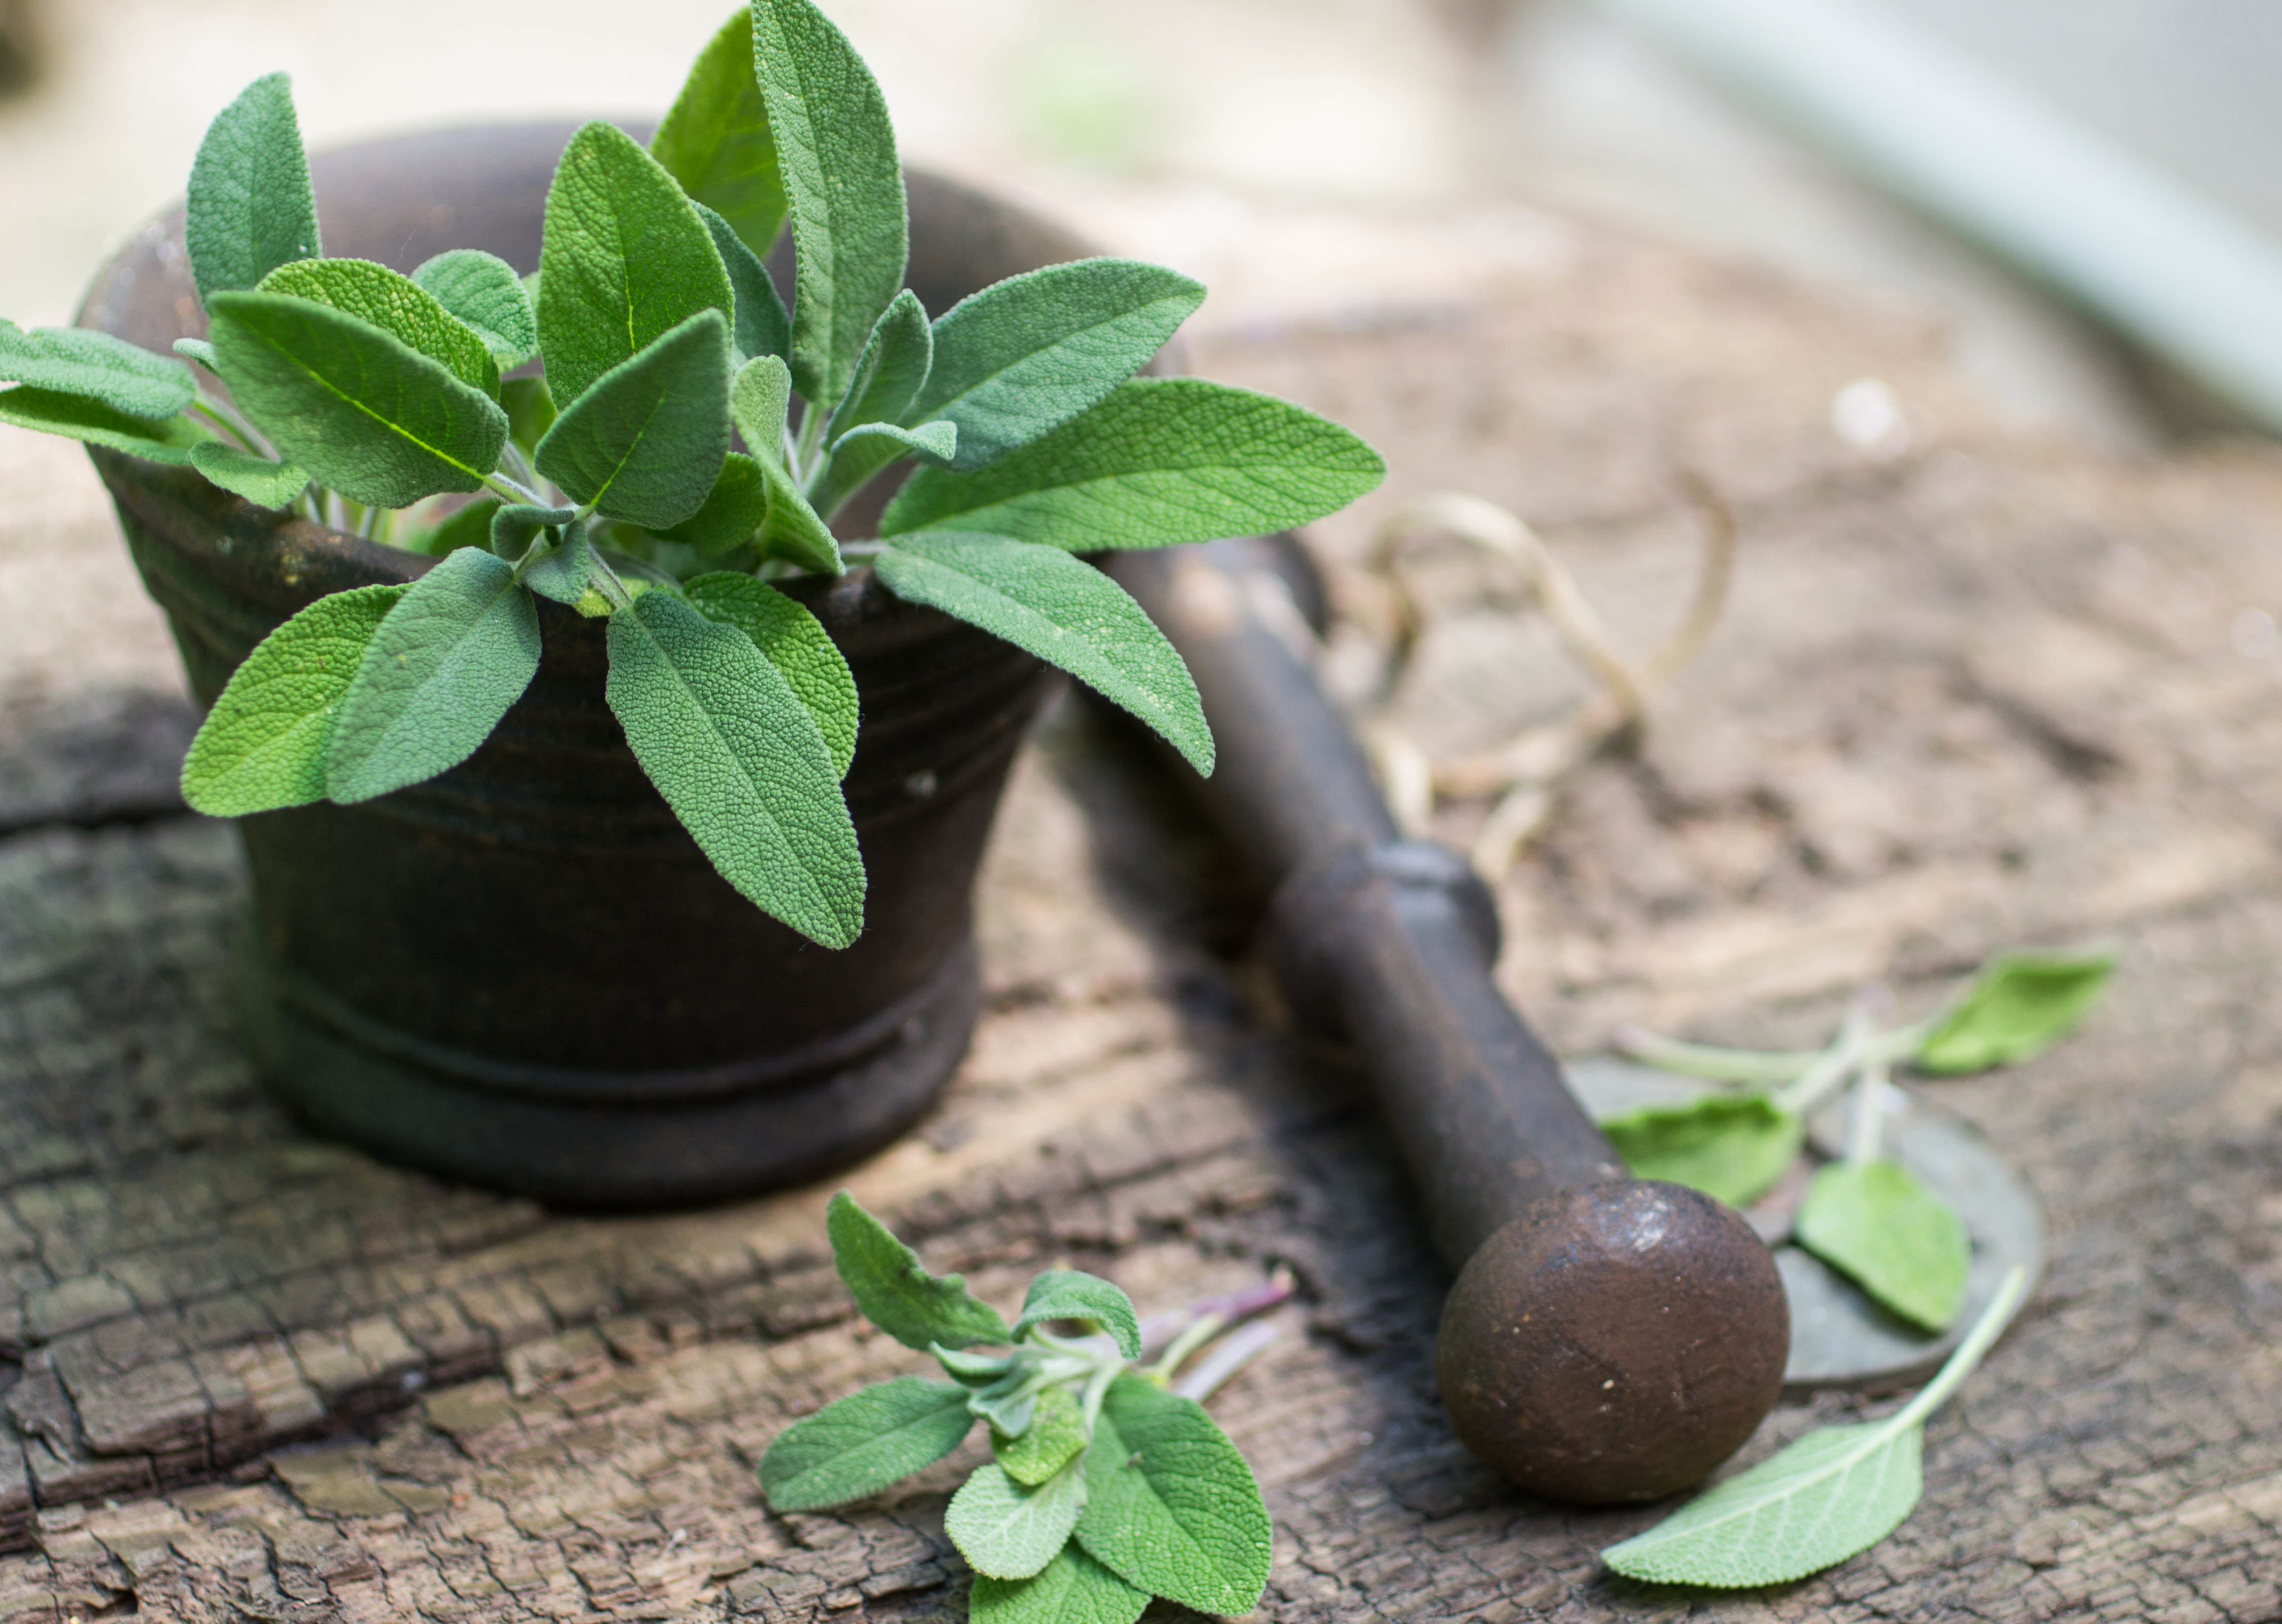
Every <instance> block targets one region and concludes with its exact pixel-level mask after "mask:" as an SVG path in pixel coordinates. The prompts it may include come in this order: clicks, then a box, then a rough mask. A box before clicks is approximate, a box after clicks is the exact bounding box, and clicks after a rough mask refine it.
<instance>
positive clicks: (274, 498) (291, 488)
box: [190, 439, 309, 509]
mask: <svg viewBox="0 0 2282 1624" xmlns="http://www.w3.org/2000/svg"><path fill="white" fill-rule="evenodd" d="M190 466H191V467H192V468H195V469H197V470H198V472H200V473H202V474H204V475H205V476H206V478H208V479H209V480H211V481H212V482H213V483H214V484H215V485H218V486H221V488H222V489H223V490H225V491H228V492H229V493H230V494H231V495H233V496H243V497H245V500H246V501H250V502H252V504H253V505H254V506H255V507H257V508H269V509H279V508H283V507H284V506H286V505H287V504H288V503H290V502H291V501H292V500H293V499H294V498H295V497H296V496H299V494H300V493H302V491H304V490H305V489H307V486H308V484H309V476H308V475H307V473H306V472H305V471H303V470H301V469H299V468H297V467H295V466H294V465H293V464H292V463H291V462H273V461H271V460H270V459H269V458H268V457H258V456H256V455H253V453H252V452H251V451H245V450H242V449H240V448H239V447H236V446H232V445H229V444H226V443H225V442H223V441H221V440H218V439H208V440H200V441H199V442H198V444H196V445H194V446H192V447H190Z"/></svg>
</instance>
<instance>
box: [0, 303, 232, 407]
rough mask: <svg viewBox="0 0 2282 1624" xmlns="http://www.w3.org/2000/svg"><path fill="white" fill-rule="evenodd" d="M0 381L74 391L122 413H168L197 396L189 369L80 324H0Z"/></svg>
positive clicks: (184, 405)
mask: <svg viewBox="0 0 2282 1624" xmlns="http://www.w3.org/2000/svg"><path fill="white" fill-rule="evenodd" d="M0 384H24V385H29V386H31V387H32V388H35V389H43V390H46V391H48V392H50V393H53V394H64V395H76V396H78V397H79V398H81V399H82V400H92V401H94V402H96V403H97V405H100V406H104V407H106V408H109V409H110V410H112V411H114V412H117V413H119V414H120V416H126V417H140V418H146V419H147V418H154V417H172V416H175V415H176V414H178V413H180V412H182V411H184V410H186V409H188V408H189V406H190V402H191V401H192V400H195V399H196V398H197V397H198V385H196V384H195V383H193V382H192V381H191V379H190V369H189V368H188V367H185V366H184V365H182V362H180V361H168V360H167V358H166V357H165V356H163V355H153V354H151V352H150V351H148V350H146V349H141V348H138V347H137V346H134V345H132V344H129V343H128V342H127V341H126V340H125V339H123V338H113V337H112V336H111V335H110V334H109V333H99V332H94V331H90V330H88V329H86V328H83V327H35V328H34V329H33V330H31V331H30V332H24V331H22V330H19V328H17V327H16V326H15V325H14V323H12V322H0Z"/></svg>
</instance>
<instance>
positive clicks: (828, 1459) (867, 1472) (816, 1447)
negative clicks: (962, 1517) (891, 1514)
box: [760, 1376, 974, 1511]
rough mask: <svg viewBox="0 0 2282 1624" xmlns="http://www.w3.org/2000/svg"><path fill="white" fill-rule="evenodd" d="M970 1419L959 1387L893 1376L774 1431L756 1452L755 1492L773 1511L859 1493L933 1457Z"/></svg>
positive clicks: (812, 1507) (954, 1442) (815, 1507)
mask: <svg viewBox="0 0 2282 1624" xmlns="http://www.w3.org/2000/svg"><path fill="white" fill-rule="evenodd" d="M972 1426H974V1417H973V1416H971V1415H969V1414H967V1412H966V1389H965V1388H964V1387H953V1386H952V1385H951V1383H949V1382H947V1381H923V1380H921V1379H920V1378H919V1377H917V1376H898V1377H897V1378H896V1379H894V1380H893V1381H883V1382H881V1383H879V1384H878V1385H876V1386H874V1387H865V1389H864V1390H863V1391H862V1392H860V1393H851V1394H850V1395H848V1396H847V1397H846V1398H843V1399H842V1400H840V1401H839V1402H838V1403H833V1404H827V1405H826V1406H825V1407H824V1408H823V1409H822V1410H818V1411H817V1412H816V1413H815V1414H814V1415H812V1416H810V1417H808V1418H806V1419H804V1420H800V1421H796V1422H794V1423H793V1424H792V1425H791V1426H788V1427H787V1428H786V1429H785V1430H784V1431H783V1432H781V1433H779V1434H777V1436H776V1440H775V1441H774V1442H772V1443H771V1444H770V1445H769V1448H768V1453H766V1454H765V1455H764V1456H762V1457H761V1472H760V1477H761V1492H762V1493H763V1494H765V1495H766V1496H768V1501H769V1508H770V1509H771V1510H772V1511H822V1510H824V1509H825V1508H826V1507H827V1506H834V1505H845V1504H848V1503H849V1502H850V1501H851V1500H862V1499H865V1498H866V1497H867V1496H872V1495H876V1494H878V1493H879V1492H880V1491H881V1489H883V1488H887V1487H888V1486H889V1484H890V1483H894V1482H897V1481H899V1480H902V1479H904V1478H907V1477H909V1476H911V1475H912V1472H923V1471H925V1470H926V1469H927V1468H928V1467H929V1466H932V1465H935V1462H937V1461H939V1460H941V1459H942V1458H943V1457H944V1456H946V1455H948V1454H950V1453H951V1451H952V1450H953V1449H957V1448H958V1447H959V1440H960V1439H962V1438H964V1437H966V1434H967V1430H968V1429H969V1428H970V1427H972Z"/></svg>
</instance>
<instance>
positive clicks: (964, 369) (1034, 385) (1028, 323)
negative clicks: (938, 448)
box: [904, 260, 1205, 471]
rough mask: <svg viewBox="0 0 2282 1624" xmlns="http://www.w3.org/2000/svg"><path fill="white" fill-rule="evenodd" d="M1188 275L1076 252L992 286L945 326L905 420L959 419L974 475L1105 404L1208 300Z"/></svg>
mask: <svg viewBox="0 0 2282 1624" xmlns="http://www.w3.org/2000/svg"><path fill="white" fill-rule="evenodd" d="M1204 297H1205V291H1204V288H1203V287H1202V286H1201V285H1200V284H1198V283H1195V282H1192V281H1191V280H1190V279H1189V278H1188V277H1186V276H1182V275H1181V274H1180V273H1179V272H1178V271H1170V270H1167V269H1165V268H1163V267H1162V266H1159V265H1145V264H1143V263H1142V262H1141V261H1139V260H1075V261H1073V262H1072V263H1069V264H1067V265H1049V266H1047V267H1046V268H1044V269H1043V270H1034V271H1028V272H1025V273H1024V274H1023V275H1021V276H1009V277H1008V278H1007V279H1006V280H1005V281H1004V282H999V283H994V284H991V285H990V287H987V288H984V289H983V290H982V291H981V292H979V293H974V294H970V295H969V296H968V297H966V299H961V300H960V301H959V303H958V304H956V305H953V306H952V307H951V308H950V309H949V310H947V311H945V312H944V313H943V315H942V317H941V318H940V319H939V320H938V321H937V322H935V365H934V369H933V370H932V371H931V372H930V373H929V374H928V381H927V387H926V388H924V389H922V390H921V391H920V394H919V398H918V400H916V401H915V402H914V403H913V404H912V408H911V410H910V412H909V414H908V415H907V416H905V418H904V421H905V422H907V423H917V422H920V421H921V420H923V419H926V418H932V417H944V418H948V419H950V420H951V422H952V423H957V424H958V425H959V456H958V458H957V460H956V461H955V462H953V463H952V466H953V467H955V468H957V469H959V470H961V471H966V470H973V469H977V468H980V467H982V465H983V464H984V463H986V462H995V461H997V459H998V458H999V457H1002V456H1004V455H1005V454H1006V453H1007V452H1009V451H1012V450H1013V448H1014V447H1017V446H1026V445H1028V444H1029V443H1030V441H1032V440H1034V439H1037V438H1038V436H1040V435H1041V434H1044V433H1046V432H1047V431H1049V430H1052V429H1058V428H1059V427H1060V426H1061V425H1062V424H1063V423H1067V422H1068V421H1069V420H1070V419H1071V418H1073V417H1075V416H1077V415H1078V414H1079V413H1080V412H1083V411H1086V410H1088V409H1090V408H1091V407H1093V406H1094V405H1096V404H1097V403H1098V402H1099V401H1100V400H1101V399H1102V398H1103V397H1104V396H1106V394H1108V393H1109V392H1110V391H1111V390H1113V389H1114V388H1116V387H1117V386H1118V385H1120V384H1122V383H1123V382H1124V381H1125V380H1126V379H1127V378H1129V377H1132V376H1133V374H1134V373H1135V371H1137V369H1139V368H1140V367H1142V366H1143V365H1144V364H1145V363H1146V362H1147V361H1148V360H1149V359H1150V358H1151V357H1152V356H1153V355H1154V354H1156V353H1157V352H1158V351H1159V350H1160V349H1162V348H1164V347H1165V343H1166V340H1168V339H1169V338H1171V337H1172V336H1173V333H1174V331H1175V330H1176V329H1177V328H1178V327H1179V326H1180V324H1181V323H1182V322H1184V321H1186V320H1188V318H1189V316H1190V315H1191V314H1192V313H1194V311H1195V310H1196V307H1198V306H1199V304H1201V303H1203V302H1204Z"/></svg>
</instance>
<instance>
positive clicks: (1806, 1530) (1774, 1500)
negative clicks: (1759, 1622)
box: [1601, 1269, 2028, 1589]
mask: <svg viewBox="0 0 2282 1624" xmlns="http://www.w3.org/2000/svg"><path fill="white" fill-rule="evenodd" d="M2027 1286H2028V1276H2027V1274H2026V1273H2025V1271H2023V1270H2018V1269H2015V1270H2013V1271H2012V1273H2010V1274H2009V1275H2007V1276H2006V1278H2005V1281H2004V1283H2003V1284H2002V1285H2001V1286H1999V1288H1998V1291H1997V1294H1996V1296H1995V1297H1993V1298H1992V1299H1991V1301H1990V1304H1989V1307H1988V1308H1987V1309H1984V1310H1983V1313H1982V1315H1981V1317H1980V1318H1979V1319H1978V1320H1977V1321H1975V1324H1974V1326H1973V1329H1972V1330H1971V1331H1970V1332H1969V1333H1967V1335H1966V1338H1965V1340H1963V1341H1961V1342H1960V1343H1959V1344H1958V1347H1957V1351H1956V1352H1955V1353H1953V1354H1952V1355H1950V1356H1949V1359H1948V1362H1947V1363H1946V1364H1944V1365H1943V1366H1942V1367H1941V1371H1940V1373H1939V1374H1937V1376H1935V1378H1934V1379H1932V1380H1931V1381H1930V1382H1929V1383H1927V1384H1926V1386H1925V1387H1922V1388H1921V1389H1920V1390H1919V1392H1918V1393H1917V1395H1916V1396H1915V1397H1913V1398H1912V1399H1911V1400H1910V1402H1909V1403H1907V1404H1906V1405H1904V1406H1903V1407H1902V1408H1901V1409H1900V1410H1897V1411H1895V1412H1894V1413H1893V1414H1892V1415H1890V1416H1888V1417H1887V1418H1885V1419H1884V1420H1882V1421H1872V1422H1868V1423H1867V1424H1862V1425H1857V1426H1827V1427H1820V1428H1818V1429H1817V1430H1815V1431H1813V1432H1811V1433H1809V1434H1806V1436H1805V1437H1804V1438H1801V1439H1800V1440H1798V1441H1797V1442H1796V1443H1793V1444H1791V1445H1790V1446H1789V1447H1788V1448H1787V1449H1783V1450H1781V1452H1780V1453H1778V1454H1776V1455H1774V1456H1773V1457H1769V1458H1768V1459H1766V1460H1763V1461H1761V1462H1760V1463H1759V1464H1758V1465H1756V1466H1753V1467H1752V1468H1750V1470H1749V1471H1748V1472H1739V1473H1737V1474H1736V1475H1735V1477H1732V1478H1730V1479H1728V1480H1727V1481H1726V1482H1724V1483H1720V1484H1718V1485H1716V1486H1714V1487H1713V1488H1711V1490H1710V1491H1709V1492H1707V1493H1705V1494H1703V1495H1699V1496H1697V1497H1696V1498H1695V1499H1693V1500H1691V1501H1689V1502H1688V1504H1686V1505H1684V1506H1682V1507H1680V1510H1679V1511H1675V1512H1673V1514H1672V1515H1671V1516H1670V1517H1667V1518H1665V1519H1664V1520H1663V1521H1662V1522H1660V1523H1658V1524H1657V1526H1656V1527H1653V1528H1650V1529H1649V1531H1648V1532H1647V1533H1645V1534H1642V1535H1637V1536H1635V1537H1634V1538H1632V1539H1628V1540H1626V1541H1625V1542H1623V1543H1621V1544H1618V1545H1611V1546H1610V1547H1609V1549H1607V1550H1603V1552H1602V1553H1601V1560H1602V1561H1603V1562H1605V1563H1607V1564H1608V1565H1609V1566H1610V1567H1611V1568H1612V1569H1614V1570H1615V1571H1616V1572H1618V1573H1622V1574H1624V1575H1626V1577H1627V1578H1631V1579H1645V1580H1649V1581H1652V1582H1656V1583H1661V1584H1696V1585H1707V1586H1711V1587H1713V1588H1715V1589H1758V1588H1760V1587H1761V1586H1765V1585H1773V1584H1788V1583H1789V1582H1790V1581H1792V1580H1794V1579H1804V1578H1805V1577H1806V1575H1808V1574H1809V1573H1820V1571H1821V1570H1822V1569H1824V1568H1826V1567H1828V1566H1832V1565H1833V1564H1834V1563H1838V1562H1843V1561H1844V1560H1846V1558H1849V1557H1851V1556H1854V1555H1856V1554H1858V1553H1859V1552H1861V1551H1865V1550H1868V1549H1869V1548H1870V1547H1871V1546H1873V1545H1874V1544H1876V1543H1877V1542H1879V1541H1880V1540H1882V1539H1883V1538H1885V1537H1886V1535H1889V1534H1891V1533H1892V1532H1893V1531H1894V1530H1895V1529H1896V1528H1898V1527H1901V1525H1902V1521H1903V1519H1906V1517H1908V1516H1909V1514H1910V1512H1911V1511H1913V1509H1915V1507H1916V1505H1917V1502H1918V1496H1919V1494H1920V1492H1921V1488H1922V1486H1923V1481H1924V1449H1925V1423H1926V1419H1927V1418H1928V1417H1929V1416H1930V1415H1932V1414H1933V1412H1934V1411H1935V1410H1937V1409H1939V1408H1940V1407H1941V1405H1942V1404H1943V1403H1944V1402H1945V1401H1946V1400H1947V1399H1948V1398H1949V1395H1951V1394H1952V1393H1954V1392H1955V1391H1956V1390H1957V1388H1958V1387H1959V1386H1960V1384H1961V1383H1962V1382H1963V1381H1964V1379H1966V1378H1967V1377H1968V1376H1969V1375H1971V1374H1972V1373H1973V1371H1974V1369H1975V1367H1976V1366H1977V1365H1979V1364H1980V1363H1981V1360H1982V1358H1983V1356H1984V1355H1986V1354H1987V1353H1988V1351H1989V1349H1990V1348H1991V1346H1992V1345H1993V1344H1994V1343H1995V1342H1996V1340H1997V1338H1998V1337H1999V1334H2001V1333H2003V1331H2004V1329H2005V1325H2006V1322H2007V1321H2008V1320H2009V1319H2010V1318H2011V1317H2012V1315H2013V1311H2014V1309H2015V1308H2016V1307H2017V1306H2018V1305H2019V1303H2020V1301H2021V1296H2022V1293H2023V1292H2024V1291H2025V1290H2026V1289H2027Z"/></svg>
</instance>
